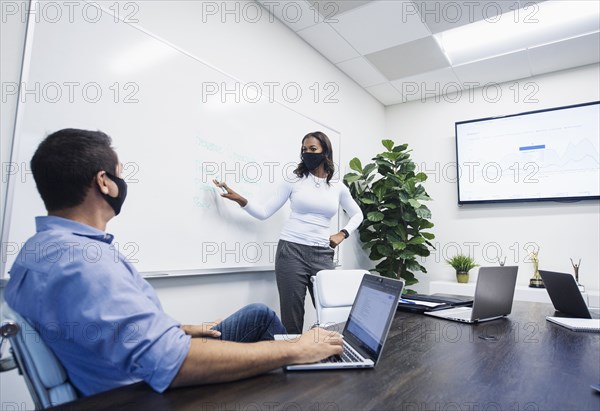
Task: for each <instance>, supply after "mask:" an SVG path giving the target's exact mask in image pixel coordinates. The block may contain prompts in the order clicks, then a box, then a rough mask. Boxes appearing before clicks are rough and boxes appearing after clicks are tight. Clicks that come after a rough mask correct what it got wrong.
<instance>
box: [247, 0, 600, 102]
mask: <svg viewBox="0 0 600 411" xmlns="http://www.w3.org/2000/svg"><path fill="white" fill-rule="evenodd" d="M542 1H543V0H533V1H532V0H527V1H525V0H496V1H488V0H478V1H472V0H469V1H448V0H413V1H407V0H406V1H405V0H378V1H358V0H345V1H332V0H287V1H284V2H273V1H269V0H258V2H259V3H261V4H262V5H263V7H265V8H266V9H267V10H269V11H270V12H271V13H272V14H273V15H275V16H276V17H277V18H278V19H279V20H280V21H282V22H283V23H284V24H286V25H287V26H288V27H289V28H290V29H291V30H293V31H294V32H296V33H297V34H298V35H299V36H300V37H302V38H303V39H304V40H305V41H306V42H307V43H308V44H310V45H311V46H312V47H314V48H315V49H316V50H317V51H319V52H320V53H321V54H322V55H323V56H325V58H327V59H328V60H329V61H331V63H333V64H335V65H336V66H337V67H338V68H339V69H340V70H342V71H343V72H344V73H346V74H347V75H348V76H349V77H351V78H352V79H354V81H356V83H358V84H359V85H360V86H361V87H363V88H364V89H365V90H367V91H368V92H369V93H371V94H372V95H373V96H374V97H375V98H377V99H378V100H379V101H380V102H381V103H383V104H384V105H391V104H398V103H403V102H406V101H411V100H418V99H421V98H426V97H432V96H434V95H439V94H446V93H451V92H456V91H457V89H460V90H462V89H466V88H475V87H478V86H485V85H486V84H489V83H503V82H507V81H512V80H520V79H526V78H528V77H532V76H537V75H540V74H544V73H549V72H553V71H558V70H564V69H568V68H573V67H579V66H584V65H587V64H593V63H598V62H599V61H600V27H598V26H600V20H599V19H600V17H598V19H592V26H591V29H590V26H589V25H588V26H587V27H581V29H580V30H579V31H578V27H575V28H573V29H571V30H570V31H569V33H570V34H569V37H568V38H567V39H564V40H562V39H561V40H558V41H557V40H556V39H553V40H550V41H548V42H545V43H544V44H541V45H538V44H535V45H527V41H526V39H525V40H523V39H519V41H518V42H519V43H520V44H519V45H517V46H516V48H514V49H508V48H507V47H508V46H507V47H504V48H505V50H502V51H501V52H499V53H498V55H495V56H493V57H490V58H485V59H480V60H477V61H472V62H467V63H462V64H452V63H451V62H450V61H449V59H448V58H447V56H446V55H445V54H444V52H443V50H442V49H441V47H440V45H439V44H438V42H437V41H436V39H435V38H434V37H433V35H434V34H436V33H440V32H444V31H446V30H449V29H452V28H455V27H459V26H464V25H467V24H471V23H475V22H477V21H485V22H487V23H489V24H495V23H498V22H499V21H500V20H502V19H505V20H506V19H508V18H510V19H512V20H519V21H516V22H515V23H518V24H526V23H530V24H536V25H537V24H544V21H543V19H536V16H537V11H538V10H539V7H540V3H541V2H542ZM547 1H555V2H560V3H564V4H568V3H570V2H572V0H547ZM589 1H597V0H589ZM574 6H576V4H572V7H574ZM515 9H518V10H519V13H518V14H514V15H512V14H510V15H509V14H508V13H509V12H511V11H512V10H515ZM536 27H540V26H536ZM506 44H507V45H508V44H509V43H508V42H507V43H506ZM524 44H525V46H524Z"/></svg>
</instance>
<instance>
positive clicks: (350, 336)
mask: <svg viewBox="0 0 600 411" xmlns="http://www.w3.org/2000/svg"><path fill="white" fill-rule="evenodd" d="M403 287H404V282H403V281H402V280H394V279H391V278H386V277H378V276H375V275H371V274H365V275H364V277H363V279H362V281H361V283H360V286H359V288H358V293H357V294H356V298H355V300H354V304H352V309H351V310H350V315H349V316H348V320H347V321H346V325H345V327H344V331H343V332H342V336H343V337H344V352H343V353H342V355H340V356H337V355H336V356H332V357H329V358H326V359H324V360H322V361H321V362H318V363H312V364H294V365H288V366H286V367H285V369H286V370H289V371H297V370H330V369H340V368H373V367H375V365H376V364H377V361H378V360H379V358H380V357H381V352H382V351H383V345H384V343H385V340H386V339H387V336H388V333H389V331H390V327H391V325H392V320H393V318H394V313H395V312H396V305H397V304H398V298H399V297H400V294H401V293H402V288H403ZM295 337H297V336H286V335H277V336H275V339H277V340H290V339H293V338H295Z"/></svg>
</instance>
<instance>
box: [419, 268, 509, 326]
mask: <svg viewBox="0 0 600 411" xmlns="http://www.w3.org/2000/svg"><path fill="white" fill-rule="evenodd" d="M518 270H519V267H518V266H504V267H481V268H480V269H479V276H478V277H477V285H476V286H475V296H474V297H473V307H472V308H471V307H457V308H449V309H447V310H439V311H427V312H425V314H427V315H431V316H433V317H439V318H444V319H446V320H452V321H460V322H464V323H477V322H482V321H490V320H495V319H497V318H501V317H505V316H507V315H508V314H510V312H511V310H512V303H513V297H514V295H515V285H516V284H517V271H518Z"/></svg>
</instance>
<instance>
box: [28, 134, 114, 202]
mask: <svg viewBox="0 0 600 411" xmlns="http://www.w3.org/2000/svg"><path fill="white" fill-rule="evenodd" d="M111 143H112V140H111V138H110V137H109V136H108V135H106V134H104V133H103V132H101V131H88V130H78V129H74V128H67V129H63V130H60V131H57V132H55V133H53V134H50V135H49V136H48V137H46V138H45V139H44V141H42V142H41V143H40V145H39V146H38V148H37V150H36V151H35V154H34V155H33V157H32V158H31V171H32V172H33V178H34V179H35V184H36V185H37V189H38V191H39V193H40V195H41V196H42V200H44V205H45V206H46V210H48V211H56V210H62V209H65V208H69V207H75V206H77V205H79V204H81V203H82V202H83V200H84V199H85V195H86V193H87V191H88V189H89V188H90V187H91V185H92V181H93V179H94V177H95V175H96V174H97V173H98V171H102V170H104V171H107V172H109V173H111V174H114V173H115V169H116V167H117V162H118V161H119V159H118V157H117V154H116V153H115V151H114V150H113V148H112V147H111Z"/></svg>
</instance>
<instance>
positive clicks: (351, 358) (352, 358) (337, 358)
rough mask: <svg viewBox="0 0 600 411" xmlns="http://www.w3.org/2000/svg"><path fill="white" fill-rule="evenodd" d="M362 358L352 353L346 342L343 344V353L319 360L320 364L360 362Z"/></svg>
mask: <svg viewBox="0 0 600 411" xmlns="http://www.w3.org/2000/svg"><path fill="white" fill-rule="evenodd" d="M362 361H363V358H362V357H361V356H360V355H359V354H358V353H357V352H356V351H354V348H352V347H351V346H349V345H348V344H347V343H346V342H344V351H343V352H342V353H341V354H340V355H332V356H331V357H327V358H325V359H324V360H321V362H322V363H327V362H362Z"/></svg>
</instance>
